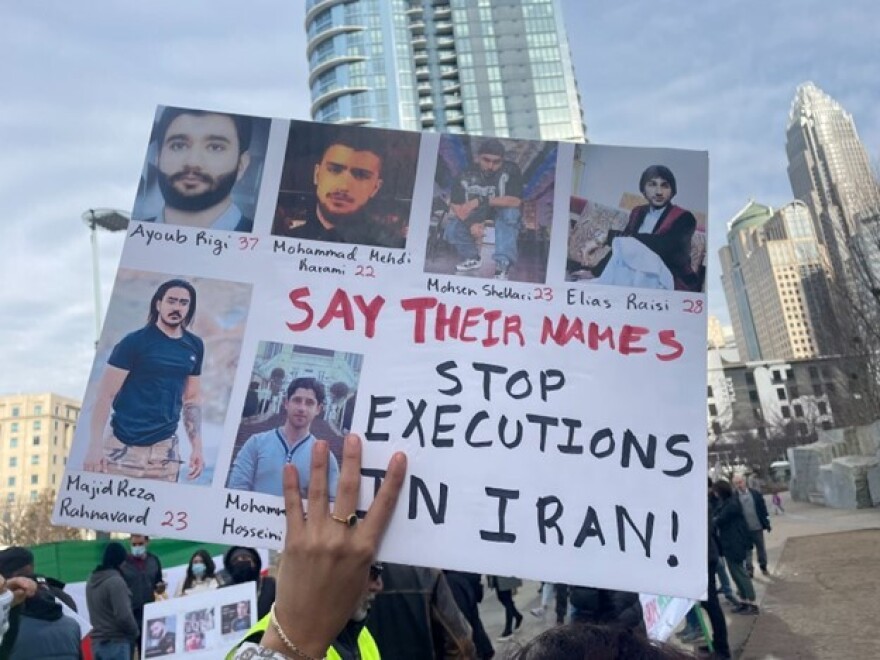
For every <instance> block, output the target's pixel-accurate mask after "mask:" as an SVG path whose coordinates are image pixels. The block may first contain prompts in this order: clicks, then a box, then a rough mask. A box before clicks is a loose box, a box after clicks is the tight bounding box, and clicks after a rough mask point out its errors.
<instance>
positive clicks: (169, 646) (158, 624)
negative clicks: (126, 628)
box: [143, 615, 177, 658]
mask: <svg viewBox="0 0 880 660" xmlns="http://www.w3.org/2000/svg"><path fill="white" fill-rule="evenodd" d="M176 623H177V617H175V616H173V615H172V616H163V617H159V618H157V619H148V620H147V625H146V626H144V632H143V645H144V657H145V658H159V657H162V656H164V655H171V654H172V653H174V652H175V646H174V645H175V641H176V637H177V635H176V633H175V631H174V626H175V625H176Z"/></svg>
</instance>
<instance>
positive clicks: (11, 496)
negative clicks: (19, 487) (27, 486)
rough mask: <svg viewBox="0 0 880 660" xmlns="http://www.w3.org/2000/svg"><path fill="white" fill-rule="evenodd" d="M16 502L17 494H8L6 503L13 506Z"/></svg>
mask: <svg viewBox="0 0 880 660" xmlns="http://www.w3.org/2000/svg"><path fill="white" fill-rule="evenodd" d="M13 502H15V493H6V503H7V504H12V503H13Z"/></svg>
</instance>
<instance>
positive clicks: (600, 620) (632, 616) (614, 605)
mask: <svg viewBox="0 0 880 660" xmlns="http://www.w3.org/2000/svg"><path fill="white" fill-rule="evenodd" d="M568 597H569V600H570V602H571V607H572V612H571V622H572V623H594V624H600V625H609V626H618V627H621V628H626V629H627V630H631V631H632V632H636V633H639V634H642V635H647V634H648V632H647V630H646V629H645V619H644V617H643V615H642V604H641V602H640V601H639V595H638V594H637V593H633V592H631V591H619V590H616V589H597V588H594V587H570V591H569V595H568Z"/></svg>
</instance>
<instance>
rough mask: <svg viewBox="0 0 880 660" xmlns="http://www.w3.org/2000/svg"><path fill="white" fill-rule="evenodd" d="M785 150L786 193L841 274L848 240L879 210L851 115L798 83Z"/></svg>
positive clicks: (809, 86) (879, 193)
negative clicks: (805, 211) (806, 215)
mask: <svg viewBox="0 0 880 660" xmlns="http://www.w3.org/2000/svg"><path fill="white" fill-rule="evenodd" d="M786 152H787V154H788V178H789V181H790V182H791V190H792V193H793V194H794V196H795V197H796V198H797V199H800V200H801V201H803V202H804V203H805V204H806V205H807V206H808V207H809V209H810V213H811V214H812V217H813V222H814V223H815V224H816V233H817V235H818V236H819V238H820V240H821V241H822V242H823V243H824V244H825V245H826V246H827V247H828V251H829V256H830V257H831V262H832V265H833V267H834V271H835V273H837V275H838V277H840V276H843V277H846V264H847V262H848V261H849V258H850V253H851V250H852V244H853V241H854V239H856V238H857V237H858V236H859V234H860V233H861V230H862V228H863V225H864V223H866V222H869V221H875V222H876V221H877V219H878V214H880V190H878V186H877V182H876V180H875V179H874V176H873V174H872V173H871V166H870V163H869V161H868V154H867V152H866V151H865V147H864V146H863V145H862V143H861V141H860V140H859V134H858V132H857V131H856V125H855V122H853V118H852V115H850V114H849V113H848V112H847V111H846V110H844V108H843V107H842V106H841V105H840V104H839V103H838V102H837V101H835V100H834V99H833V98H831V97H830V96H828V94H826V93H825V92H823V91H822V90H821V89H819V88H818V87H816V85H814V84H813V83H811V82H808V83H805V84H803V85H801V86H800V87H798V89H797V92H796V93H795V98H794V101H793V102H792V105H791V112H790V114H789V121H788V128H787V131H786Z"/></svg>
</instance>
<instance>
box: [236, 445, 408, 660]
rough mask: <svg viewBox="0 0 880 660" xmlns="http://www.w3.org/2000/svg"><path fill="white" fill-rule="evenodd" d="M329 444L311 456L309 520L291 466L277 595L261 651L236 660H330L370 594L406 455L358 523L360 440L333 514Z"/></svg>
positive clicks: (350, 450)
mask: <svg viewBox="0 0 880 660" xmlns="http://www.w3.org/2000/svg"><path fill="white" fill-rule="evenodd" d="M328 455H329V447H328V445H327V443H326V442H324V441H319V442H318V443H316V444H315V448H314V450H313V451H312V462H311V474H310V483H309V493H308V494H309V497H308V500H309V516H308V519H306V517H305V515H304V513H303V505H302V497H301V496H300V493H299V478H298V475H297V471H296V468H294V467H292V466H289V465H285V466H284V499H285V503H284V504H285V516H286V519H287V529H286V533H285V535H284V550H283V551H282V554H281V564H280V567H279V580H278V593H277V598H276V601H275V605H274V607H273V612H272V616H271V618H270V619H269V627H268V628H267V629H266V632H265V634H264V635H263V638H262V640H261V641H260V646H259V647H255V645H254V644H253V643H245V644H242V645H241V646H240V647H239V648H238V649H237V650H236V651H235V653H234V654H233V658H235V660H244V659H245V658H253V657H254V656H255V655H256V654H259V657H260V658H262V659H263V660H266V659H270V660H285V659H286V658H299V659H300V660H302V659H303V658H306V659H308V658H323V657H324V656H325V655H327V651H328V649H329V648H330V646H331V644H332V643H333V640H334V639H336V637H337V636H338V635H339V633H340V631H341V630H342V629H343V628H344V627H345V625H346V623H347V622H348V621H349V619H350V618H351V613H352V612H353V611H354V610H355V607H356V606H357V603H358V601H359V600H360V599H361V598H362V597H363V592H364V585H365V583H366V582H367V580H368V579H369V567H370V564H371V563H372V562H373V561H374V559H375V556H376V550H377V548H378V547H379V542H380V541H381V539H382V536H383V534H384V532H385V529H386V528H387V527H388V523H389V521H390V520H391V514H392V512H393V511H394V507H395V505H396V503H397V498H398V495H399V494H400V489H401V487H402V485H403V479H404V476H405V475H406V456H405V455H404V454H403V453H402V452H396V453H395V454H394V455H393V456H392V457H391V461H390V462H389V463H388V470H387V472H386V474H385V479H383V481H382V485H381V487H380V488H379V490H378V492H377V493H376V496H375V499H374V500H373V503H372V505H371V506H370V508H369V510H368V511H367V514H366V516H365V517H364V519H363V520H361V521H360V522H358V523H357V524H354V525H352V524H351V521H353V520H354V521H356V520H357V518H356V517H355V518H352V516H354V515H355V514H354V512H355V511H356V510H357V505H358V495H359V492H360V479H361V477H360V469H361V443H360V439H359V438H357V437H356V436H348V437H347V438H346V441H345V448H344V450H343V461H342V472H341V476H340V479H339V490H338V492H337V498H336V501H335V503H334V507H333V511H332V513H331V511H330V506H329V504H328V497H327V465H328V460H329V459H328Z"/></svg>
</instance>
